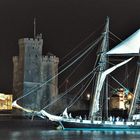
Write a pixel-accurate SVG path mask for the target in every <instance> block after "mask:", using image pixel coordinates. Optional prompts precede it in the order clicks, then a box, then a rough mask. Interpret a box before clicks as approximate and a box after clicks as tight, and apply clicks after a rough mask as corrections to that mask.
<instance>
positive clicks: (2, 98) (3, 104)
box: [0, 93, 13, 111]
mask: <svg viewBox="0 0 140 140" xmlns="http://www.w3.org/2000/svg"><path fill="white" fill-rule="evenodd" d="M12 100H13V96H12V95H7V94H3V93H0V111H2V110H12Z"/></svg>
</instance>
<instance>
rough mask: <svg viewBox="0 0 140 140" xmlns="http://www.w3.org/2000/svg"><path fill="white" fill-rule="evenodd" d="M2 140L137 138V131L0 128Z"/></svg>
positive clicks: (112, 139) (107, 139)
mask: <svg viewBox="0 0 140 140" xmlns="http://www.w3.org/2000/svg"><path fill="white" fill-rule="evenodd" d="M0 137H1V138H2V140H69V139H70V140H139V138H140V132H139V131H62V130H61V131H60V130H59V131H58V130H34V129H30V130H7V129H5V130H0Z"/></svg>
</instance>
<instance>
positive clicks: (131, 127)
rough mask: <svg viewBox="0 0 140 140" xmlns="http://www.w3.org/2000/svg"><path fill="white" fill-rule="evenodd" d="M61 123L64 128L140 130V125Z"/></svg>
mask: <svg viewBox="0 0 140 140" xmlns="http://www.w3.org/2000/svg"><path fill="white" fill-rule="evenodd" d="M60 124H61V126H62V128H63V129H64V130H73V129H74V130H86V129H87V130H140V125H126V124H122V125H116V124H104V123H101V124H94V123H82V122H78V123H77V122H68V121H61V122H60Z"/></svg>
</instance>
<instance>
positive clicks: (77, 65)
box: [59, 51, 91, 89]
mask: <svg viewBox="0 0 140 140" xmlns="http://www.w3.org/2000/svg"><path fill="white" fill-rule="evenodd" d="M90 53H91V51H90V52H88V53H87V55H86V56H85V57H84V58H83V60H82V61H81V62H80V63H79V64H78V65H77V66H76V67H75V68H74V69H73V70H72V72H71V73H70V74H69V75H68V76H67V77H66V78H65V80H64V82H63V83H62V84H61V85H60V86H59V89H60V88H61V87H62V86H63V85H64V84H65V81H66V80H67V79H69V78H70V77H71V76H72V75H73V73H74V72H75V71H76V69H78V67H79V66H80V65H81V64H82V63H83V62H84V60H85V59H86V58H87V56H88V55H89V54H90Z"/></svg>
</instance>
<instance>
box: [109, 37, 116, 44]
mask: <svg viewBox="0 0 140 140" xmlns="http://www.w3.org/2000/svg"><path fill="white" fill-rule="evenodd" d="M109 39H110V40H112V41H114V42H115V43H116V42H117V41H116V40H114V39H113V38H112V37H109Z"/></svg>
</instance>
